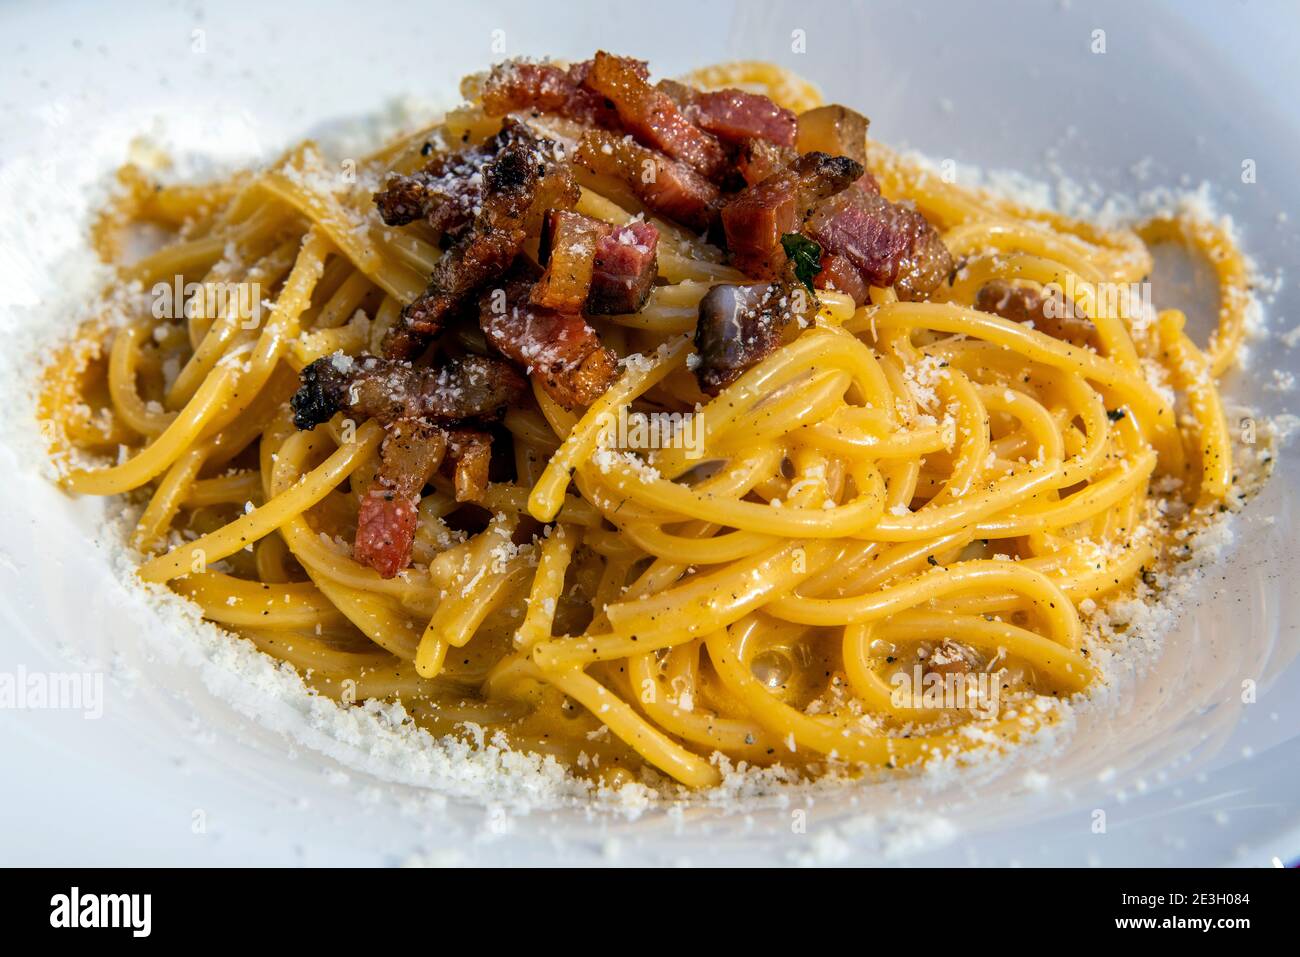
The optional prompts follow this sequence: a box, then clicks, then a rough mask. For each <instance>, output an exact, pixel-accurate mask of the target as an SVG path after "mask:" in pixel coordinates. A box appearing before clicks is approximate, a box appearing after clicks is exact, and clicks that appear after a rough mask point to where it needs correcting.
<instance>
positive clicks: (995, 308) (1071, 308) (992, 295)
mask: <svg viewBox="0 0 1300 957" xmlns="http://www.w3.org/2000/svg"><path fill="white" fill-rule="evenodd" d="M975 308H976V309H978V310H980V312H991V313H993V314H994V315H998V316H1001V317H1002V318H1003V319H1010V320H1011V321H1012V322H1027V323H1029V324H1031V325H1032V326H1033V327H1034V328H1035V329H1037V330H1038V331H1039V332H1045V333H1047V334H1048V335H1049V336H1051V337H1053V338H1054V339H1061V340H1063V341H1065V342H1069V343H1071V344H1072V345H1076V346H1092V347H1093V348H1094V349H1096V348H1098V347H1099V345H1100V342H1099V340H1098V338H1097V327H1096V326H1095V325H1093V322H1092V320H1091V319H1089V318H1088V316H1087V314H1086V313H1085V312H1084V311H1083V310H1082V309H1080V308H1079V305H1078V303H1076V302H1075V301H1074V300H1073V299H1071V298H1070V297H1069V296H1067V295H1065V294H1064V293H1062V292H1061V291H1060V290H1046V291H1045V290H1042V289H1035V288H1034V287H1032V286H1021V285H1017V284H1014V283H1010V282H1007V281H1006V280H1005V279H993V280H990V281H989V282H986V283H985V284H984V285H983V286H981V287H980V289H979V292H977V293H976V294H975Z"/></svg>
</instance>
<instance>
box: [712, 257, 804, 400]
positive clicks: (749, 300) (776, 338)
mask: <svg viewBox="0 0 1300 957" xmlns="http://www.w3.org/2000/svg"><path fill="white" fill-rule="evenodd" d="M815 308H816V304H815V302H814V300H813V298H812V296H811V295H810V294H809V293H808V292H807V290H805V289H804V288H803V287H802V286H800V285H798V284H794V283H788V282H774V283H770V284H765V285H754V286H734V285H720V286H714V287H713V288H712V289H710V290H709V291H708V292H707V293H705V295H704V298H703V299H701V300H700V315H699V320H698V322H697V323H696V325H695V353H696V356H697V357H698V358H697V361H696V365H695V378H696V381H698V382H699V384H700V388H701V389H702V390H703V391H704V392H706V393H707V394H709V395H717V394H718V393H719V392H721V391H722V390H723V389H724V388H726V387H727V386H729V385H730V384H731V383H732V382H734V381H736V380H737V379H739V378H740V376H741V375H742V374H743V373H744V371H745V370H746V369H748V368H749V367H750V366H752V365H754V364H755V363H756V362H758V361H759V360H760V359H762V358H763V357H764V356H766V355H767V354H768V353H770V352H772V351H773V350H774V349H775V348H776V347H777V346H779V345H780V344H781V342H782V340H783V339H784V337H785V334H786V330H787V329H788V328H789V327H790V325H791V323H793V322H795V321H797V320H799V319H801V318H806V317H807V316H809V315H811V314H812V312H813V311H814V310H815Z"/></svg>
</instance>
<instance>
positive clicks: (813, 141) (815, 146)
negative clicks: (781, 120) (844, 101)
mask: <svg viewBox="0 0 1300 957" xmlns="http://www.w3.org/2000/svg"><path fill="white" fill-rule="evenodd" d="M869 122H870V121H869V120H868V119H867V118H866V117H865V116H863V115H862V114H861V113H858V112H856V111H854V110H850V109H849V108H848V107H847V106H840V105H839V104H831V105H829V106H819V107H817V108H816V109H812V110H808V111H807V112H806V113H800V114H799V124H798V131H799V132H798V138H797V140H796V146H797V147H798V150H799V152H801V153H808V152H813V151H817V152H821V153H830V154H832V155H833V156H847V157H849V159H854V160H857V161H858V162H859V163H861V164H862V165H863V167H864V168H865V167H866V165H867V126H868V125H869Z"/></svg>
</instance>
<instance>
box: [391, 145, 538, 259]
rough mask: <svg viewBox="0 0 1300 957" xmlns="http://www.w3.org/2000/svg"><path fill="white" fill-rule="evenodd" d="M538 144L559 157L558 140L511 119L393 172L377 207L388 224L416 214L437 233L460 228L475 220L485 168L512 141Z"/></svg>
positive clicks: (403, 221)
mask: <svg viewBox="0 0 1300 957" xmlns="http://www.w3.org/2000/svg"><path fill="white" fill-rule="evenodd" d="M516 142H522V143H524V144H526V145H530V146H535V147H536V148H537V149H539V150H541V151H543V152H544V153H545V154H546V159H547V162H548V163H553V162H556V156H555V150H554V144H551V143H548V142H546V141H545V140H540V139H538V138H536V137H535V136H534V134H533V133H532V131H531V130H530V129H529V128H528V127H527V126H525V125H524V124H522V123H519V122H517V121H515V120H507V121H506V122H505V123H504V124H503V125H502V127H501V129H500V131H499V132H498V133H497V134H496V135H495V136H493V137H492V138H490V139H489V140H488V141H487V142H486V143H483V144H481V145H478V146H470V147H466V148H465V149H461V150H457V151H456V152H454V153H440V154H438V155H437V156H434V157H433V159H431V160H430V161H429V162H428V163H427V164H426V165H425V167H424V168H423V169H420V170H417V171H416V172H414V173H411V174H410V175H408V176H403V175H400V174H396V173H394V174H392V175H390V176H389V177H388V179H387V181H386V182H385V184H384V188H383V189H382V190H380V191H379V192H377V193H375V196H374V199H375V207H376V208H377V209H378V211H379V217H380V219H382V220H383V221H384V224H385V225H387V226H405V225H406V224H407V223H413V222H415V221H416V220H417V219H424V220H426V221H427V222H428V223H429V226H430V228H432V229H433V231H434V233H435V234H437V235H442V234H443V233H453V234H454V233H458V232H459V231H461V230H462V229H464V228H465V227H466V226H468V225H469V224H470V223H471V222H473V221H474V216H475V214H476V213H477V211H478V209H479V206H480V204H481V203H482V200H483V168H484V167H485V166H486V165H487V164H488V163H490V162H491V161H492V160H493V159H494V158H495V157H496V156H497V154H499V153H500V152H501V150H502V149H504V148H505V147H507V146H509V145H511V144H512V143H516Z"/></svg>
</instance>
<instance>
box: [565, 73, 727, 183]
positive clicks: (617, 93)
mask: <svg viewBox="0 0 1300 957" xmlns="http://www.w3.org/2000/svg"><path fill="white" fill-rule="evenodd" d="M583 85H584V86H585V87H586V88H587V89H589V90H592V91H594V92H596V93H598V94H600V95H601V96H603V97H604V98H605V99H607V100H608V101H609V102H610V103H611V104H613V106H614V109H615V110H616V111H617V112H618V118H619V121H620V123H621V124H622V126H623V128H624V129H626V130H627V131H628V132H629V133H631V134H632V135H633V136H634V137H636V138H637V139H638V140H639V141H640V142H642V143H644V144H646V145H647V146H651V147H654V148H655V149H657V150H659V151H660V152H662V153H666V154H667V155H668V156H670V157H672V158H673V159H675V160H680V161H681V162H683V163H685V164H686V165H687V166H689V167H690V168H691V169H693V170H695V171H696V172H697V173H699V174H700V175H701V176H704V177H705V178H706V179H711V180H716V179H721V178H722V176H723V175H724V174H725V173H726V172H727V171H728V168H729V166H730V164H729V163H728V161H727V151H726V150H724V149H723V148H722V144H721V143H720V142H718V138H717V137H716V136H714V135H713V134H711V133H706V132H705V131H704V130H702V129H700V128H699V127H698V126H696V125H695V124H694V123H692V122H691V121H690V120H689V119H687V117H686V115H685V114H684V113H683V112H682V109H681V107H679V106H678V105H677V104H676V102H674V101H673V98H672V97H671V96H669V95H668V94H667V93H665V92H664V91H663V90H661V89H658V88H656V87H654V86H651V85H650V83H649V82H648V81H647V80H646V78H645V66H644V64H642V63H640V61H638V60H631V59H629V58H627V57H620V56H611V55H610V54H608V53H606V52H604V51H603V50H602V51H600V52H599V53H597V54H596V56H595V58H594V59H593V60H592V62H591V67H590V69H588V70H587V75H586V77H585V78H584V79H583Z"/></svg>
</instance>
